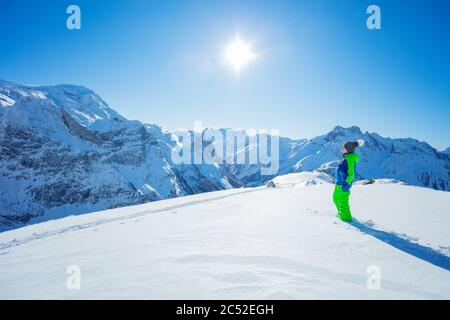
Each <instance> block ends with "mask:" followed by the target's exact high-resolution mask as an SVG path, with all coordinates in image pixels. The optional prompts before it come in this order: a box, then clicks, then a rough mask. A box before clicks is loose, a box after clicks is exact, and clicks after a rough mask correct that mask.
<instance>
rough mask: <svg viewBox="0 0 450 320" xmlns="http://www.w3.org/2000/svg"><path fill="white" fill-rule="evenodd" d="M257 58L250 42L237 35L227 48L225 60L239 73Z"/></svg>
mask: <svg viewBox="0 0 450 320" xmlns="http://www.w3.org/2000/svg"><path fill="white" fill-rule="evenodd" d="M255 58H256V54H255V53H253V52H252V50H251V47H250V44H248V43H246V42H244V41H242V40H241V39H240V38H239V37H236V38H235V39H234V41H233V42H232V43H230V44H229V45H228V47H227V48H226V50H225V61H226V62H227V63H228V64H229V65H230V66H231V67H232V68H233V69H234V71H236V73H239V72H240V71H241V69H242V67H243V66H245V65H246V64H248V63H249V62H250V61H251V60H253V59H255Z"/></svg>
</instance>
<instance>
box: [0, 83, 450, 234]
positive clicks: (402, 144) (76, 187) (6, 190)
mask: <svg viewBox="0 0 450 320" xmlns="http://www.w3.org/2000/svg"><path fill="white" fill-rule="evenodd" d="M173 137H174V135H173V134H172V133H170V132H167V131H164V130H162V129H161V128H160V127H159V126H157V125H152V124H144V123H141V122H139V121H131V120H127V119H126V118H124V117H123V116H121V115H120V114H118V113H117V112H116V111H115V110H113V109H112V108H110V107H109V106H108V105H107V104H106V103H105V102H104V101H103V100H102V99H101V98H100V97H99V96H98V95H96V94H95V93H94V92H93V91H92V90H89V89H87V88H85V87H82V86H74V85H58V86H23V85H17V84H14V83H11V82H7V81H0V141H1V144H0V148H1V150H0V163H1V167H0V230H5V229H10V228H15V227H18V226H22V225H24V224H27V223H34V222H39V221H43V220H48V219H53V218H58V217H62V216H67V215H70V214H79V213H85V212H92V211H97V210H104V209H108V208H116V207H120V206H126V205H132V204H139V203H145V202H149V201H154V200H160V199H166V198H172V197H178V196H183V195H189V194H196V193H201V192H207V191H214V190H222V189H228V188H235V187H241V186H258V185H262V184H264V183H266V182H267V181H268V180H270V179H272V178H273V176H263V175H261V170H260V169H261V165H260V164H253V165H242V164H223V163H214V164H176V163H174V162H173V161H172V158H171V154H172V151H173V149H174V147H175V146H176V145H177V143H178V142H177V141H176V139H173ZM356 139H364V140H365V141H366V144H365V145H364V147H362V148H360V149H359V150H358V153H360V155H361V161H360V163H359V164H358V176H357V178H358V179H371V178H390V179H398V180H402V181H404V182H405V183H407V184H411V185H417V186H424V187H429V188H434V189H438V190H445V191H449V190H450V152H449V149H447V150H446V151H443V152H440V151H438V150H436V149H435V148H433V147H431V146H430V145H428V144H427V143H425V142H420V141H417V140H415V139H411V138H407V139H390V138H383V137H381V136H380V135H378V134H376V133H368V132H365V133H363V132H361V130H360V129H359V128H358V127H350V128H343V127H340V126H337V127H335V128H334V129H333V130H332V131H330V132H329V133H327V134H325V135H322V136H318V137H316V138H313V139H300V140H292V139H289V138H284V137H280V139H279V147H280V153H279V155H280V169H279V172H278V174H279V175H281V174H286V173H291V172H301V171H315V170H317V171H320V172H323V173H327V174H330V175H331V174H333V171H334V169H335V167H336V164H337V161H338V160H339V158H340V155H339V149H340V147H341V146H342V144H343V143H344V142H345V141H348V140H356ZM208 143H209V142H208V140H206V141H205V144H206V145H207V144H208ZM253 147H258V146H256V145H252V144H251V143H248V144H247V145H246V148H253ZM242 151H243V150H236V153H239V152H242Z"/></svg>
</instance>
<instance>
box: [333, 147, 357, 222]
mask: <svg viewBox="0 0 450 320" xmlns="http://www.w3.org/2000/svg"><path fill="white" fill-rule="evenodd" d="M362 145H364V140H358V141H349V142H346V143H345V144H344V146H343V147H342V149H341V152H342V153H343V159H342V160H341V162H340V163H339V165H338V167H337V169H336V186H335V187H334V193H333V202H334V204H335V205H336V208H337V210H338V215H339V218H341V220H342V221H348V222H350V221H352V214H351V212H350V205H349V197H350V188H351V187H352V183H353V178H354V176H355V166H356V163H357V162H358V161H359V156H358V155H357V154H356V153H354V151H355V149H356V147H361V146H362Z"/></svg>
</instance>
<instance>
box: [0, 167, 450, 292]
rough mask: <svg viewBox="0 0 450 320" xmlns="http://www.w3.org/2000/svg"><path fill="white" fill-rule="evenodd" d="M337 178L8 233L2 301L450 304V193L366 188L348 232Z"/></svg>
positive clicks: (313, 176)
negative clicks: (337, 201)
mask: <svg viewBox="0 0 450 320" xmlns="http://www.w3.org/2000/svg"><path fill="white" fill-rule="evenodd" d="M327 179H328V177H327V176H326V175H325V174H322V173H294V174H289V175H286V176H282V177H277V178H276V179H275V183H276V185H277V187H276V188H265V187H259V188H239V189H230V190H225V191H218V192H210V193H204V194H199V195H194V196H186V197H180V198H176V199H168V200H163V201H156V202H152V203H148V204H142V205H137V206H132V207H124V208H118V209H112V210H107V211H103V212H97V213H92V214H86V215H80V216H72V217H66V218H63V219H58V220H53V221H48V222H44V223H39V224H35V225H31V226H27V227H24V228H20V229H16V230H11V231H7V232H3V233H0V257H1V258H0V270H1V272H0V283H1V288H2V290H0V299H27V298H31V299H52V298H53V299H100V298H105V299H110V298H115V299H181V300H185V299H449V298H450V272H449V270H450V241H449V233H448V226H449V225H450V215H449V214H448V208H449V203H450V193H449V192H442V191H436V190H432V189H427V188H421V187H415V186H408V185H404V184H395V183H388V184H386V183H383V182H385V181H380V182H379V181H375V183H373V184H369V185H355V186H354V192H353V195H352V200H351V201H352V209H353V215H354V217H355V218H356V219H357V220H356V221H354V222H353V223H351V224H347V223H343V222H341V221H339V220H338V219H337V218H336V211H335V208H334V207H333V203H332V201H331V200H330V198H331V196H332V192H333V185H332V184H330V183H329V182H328V181H327ZM76 276H79V277H78V278H77V279H79V282H76V281H74V280H73V279H76V278H75V277H76ZM74 283H78V284H79V287H78V289H75V290H73V289H74V287H73V286H74ZM68 284H69V286H68ZM70 285H72V287H71V286H70ZM69 289H72V290H69Z"/></svg>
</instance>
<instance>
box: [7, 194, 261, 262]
mask: <svg viewBox="0 0 450 320" xmlns="http://www.w3.org/2000/svg"><path fill="white" fill-rule="evenodd" d="M260 190H264V189H261V188H257V189H251V190H245V191H240V192H235V193H232V194H227V195H222V196H218V197H213V198H209V199H203V200H194V201H190V202H187V203H182V204H178V205H173V206H168V207H164V208H160V209H155V210H144V211H140V212H137V213H133V214H130V215H124V216H123V215H122V216H119V217H115V218H108V219H99V220H95V221H91V222H86V223H82V224H77V225H73V226H70V227H67V228H61V229H56V230H51V231H46V232H40V233H33V234H32V235H31V236H28V237H23V238H19V239H13V240H10V241H6V242H3V243H0V250H5V249H8V248H11V247H16V246H20V245H23V244H26V243H29V242H31V241H35V240H40V239H45V238H48V237H52V236H56V235H60V234H64V233H69V232H73V231H78V230H83V229H88V228H92V227H96V226H99V225H103V224H108V223H112V222H118V221H123V220H130V219H135V218H139V217H142V216H146V215H150V214H155V213H161V212H165V211H172V210H176V209H180V208H184V207H188V206H192V205H196V204H200V203H207V202H211V201H216V200H222V199H226V198H229V197H234V196H237V195H242V194H245V193H251V192H257V191H260ZM168 213H171V212H168ZM2 254H5V252H0V255H2Z"/></svg>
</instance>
